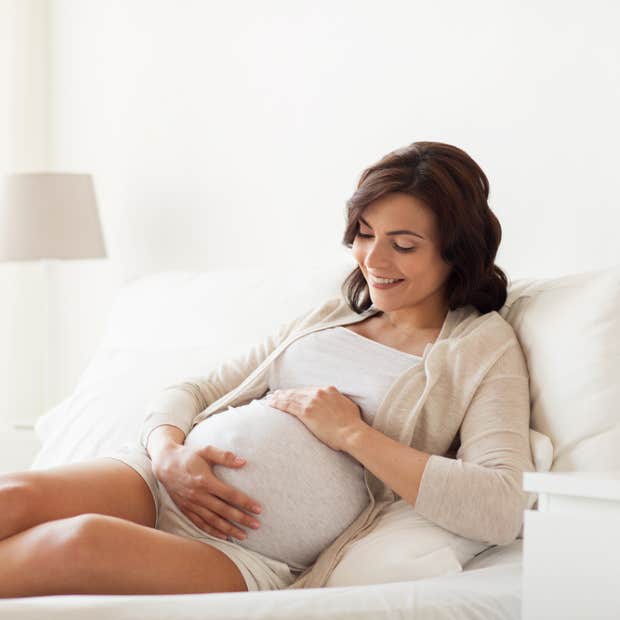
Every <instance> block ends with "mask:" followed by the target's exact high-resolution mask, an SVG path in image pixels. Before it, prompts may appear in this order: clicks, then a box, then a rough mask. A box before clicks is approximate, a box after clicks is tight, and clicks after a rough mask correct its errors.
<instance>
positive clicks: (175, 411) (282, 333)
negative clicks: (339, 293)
mask: <svg viewBox="0 0 620 620" xmlns="http://www.w3.org/2000/svg"><path fill="white" fill-rule="evenodd" d="M313 312H316V310H312V311H310V312H309V313H304V314H302V315H300V316H298V317H297V318H295V319H294V320H293V321H287V322H285V323H282V324H280V326H279V327H278V328H277V329H276V330H275V331H273V332H272V333H271V334H269V335H268V336H267V337H266V338H264V339H263V340H262V341H261V342H259V343H257V344H255V345H254V346H252V347H251V348H250V349H249V350H247V351H246V352H245V353H243V354H241V355H238V356H236V357H234V358H231V359H228V360H226V361H224V362H223V363H222V364H221V365H220V366H218V367H217V368H215V369H214V370H212V371H211V372H210V373H209V374H208V375H206V376H197V377H188V378H187V380H185V381H182V382H181V383H174V384H172V385H169V386H167V387H165V388H164V389H163V390H162V391H161V392H159V393H158V394H157V395H156V396H155V397H154V399H153V400H152V401H151V402H150V403H149V405H148V407H147V413H146V415H145V418H144V421H143V423H142V426H141V428H140V435H139V442H140V444H141V445H142V446H143V447H144V449H146V447H147V443H148V439H149V435H150V433H151V431H153V430H154V429H155V428H157V427H158V426H162V425H164V424H169V425H171V426H176V427H177V428H179V429H181V430H182V431H183V432H184V433H185V435H187V433H188V432H189V431H190V429H191V428H192V423H193V421H194V418H195V417H196V416H197V415H198V414H199V413H201V412H202V411H204V410H205V409H206V408H207V407H208V406H209V405H210V404H211V403H213V402H215V401H216V400H218V399H219V398H221V397H222V396H224V395H225V394H227V393H228V392H230V391H231V390H233V389H235V388H236V387H237V386H238V385H239V384H241V383H242V382H243V381H244V380H245V378H246V377H248V376H249V375H250V374H251V373H252V372H253V371H254V370H255V369H256V368H257V367H258V366H259V365H260V364H261V363H262V362H263V361H264V360H265V359H266V358H267V357H268V356H269V355H270V353H271V352H272V351H274V350H275V349H276V348H277V347H278V346H279V345H280V344H281V343H282V342H284V341H285V340H286V339H287V338H288V337H289V336H290V335H291V334H292V333H293V331H294V330H295V329H296V328H297V327H299V326H300V324H302V323H303V321H304V319H305V318H306V317H308V316H309V315H311V314H312V313H313Z"/></svg>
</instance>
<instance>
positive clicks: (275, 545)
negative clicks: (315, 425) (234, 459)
mask: <svg viewBox="0 0 620 620" xmlns="http://www.w3.org/2000/svg"><path fill="white" fill-rule="evenodd" d="M185 443H186V444H187V445H192V446H195V447H204V446H206V445H213V446H216V447H218V448H220V449H222V450H230V451H232V452H234V453H235V454H237V455H238V456H241V457H243V458H245V459H246V464H245V465H244V467H242V468H241V469H231V468H228V467H224V466H220V465H215V466H214V467H213V472H214V474H215V475H216V476H217V477H218V478H219V479H220V480H222V481H223V482H225V483H226V484H229V485H230V486H233V487H236V488H238V489H240V490H241V491H243V492H245V493H247V494H248V495H250V496H251V497H253V498H255V499H256V500H257V501H258V502H260V504H261V505H262V507H263V510H262V512H261V515H260V518H259V520H260V522H261V526H260V527H259V528H258V529H257V530H253V529H251V528H247V529H246V533H247V538H246V539H245V540H243V541H236V542H237V544H239V545H241V546H243V547H247V548H248V549H252V550H254V551H257V552H259V553H262V554H264V555H267V556H269V557H272V558H274V559H277V560H280V561H283V562H286V563H287V564H288V565H289V566H291V567H293V568H299V569H303V568H306V567H307V566H309V565H310V564H312V563H313V562H314V560H315V559H316V557H317V556H318V554H319V553H320V552H321V550H322V549H324V548H325V547H327V546H328V545H329V544H330V543H331V542H332V541H333V540H334V539H335V538H336V537H337V536H338V535H339V534H340V533H341V532H342V531H343V530H344V529H345V528H346V527H347V526H348V525H349V524H350V523H351V522H352V521H353V520H354V519H355V517H356V516H357V515H358V514H359V513H360V512H361V511H362V510H363V509H364V508H365V507H366V505H367V504H368V502H369V501H370V500H369V496H368V490H367V488H366V484H365V482H364V470H363V467H362V466H361V465H360V464H359V463H358V462H357V461H356V460H355V459H353V458H352V457H351V456H349V455H348V454H346V453H344V452H339V451H336V450H332V449H331V448H329V447H328V446H326V445H325V444H324V443H322V442H321V441H319V440H318V439H317V438H316V437H315V436H314V435H313V434H312V433H311V432H310V431H309V430H308V429H307V428H306V427H305V426H304V425H303V424H302V423H301V422H300V421H299V420H297V419H296V418H295V417H294V416H290V415H287V414H286V413H285V412H282V411H280V410H278V409H276V408H274V407H270V406H269V405H267V404H266V403H265V402H263V401H262V400H254V401H252V402H251V403H249V404H247V405H244V406H241V407H236V408H231V409H228V410H227V411H223V412H221V413H217V414H215V415H212V416H210V417H209V418H207V419H206V420H203V421H202V422H200V423H199V424H197V425H196V426H195V427H194V428H193V429H192V430H191V431H190V433H189V434H188V435H187V437H186V439H185Z"/></svg>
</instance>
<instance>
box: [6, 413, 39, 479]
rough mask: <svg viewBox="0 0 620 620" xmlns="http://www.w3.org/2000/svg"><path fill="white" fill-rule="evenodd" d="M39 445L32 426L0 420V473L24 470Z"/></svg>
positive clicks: (28, 465)
mask: <svg viewBox="0 0 620 620" xmlns="http://www.w3.org/2000/svg"><path fill="white" fill-rule="evenodd" d="M40 447H41V444H40V442H39V440H38V438H37V436H36V434H35V432H34V428H32V427H27V426H16V425H10V424H7V423H6V422H0V474H4V473H7V472H12V471H26V470H27V469H28V468H29V467H30V464H31V463H32V461H33V459H34V457H35V456H36V454H37V452H38V451H39V448H40Z"/></svg>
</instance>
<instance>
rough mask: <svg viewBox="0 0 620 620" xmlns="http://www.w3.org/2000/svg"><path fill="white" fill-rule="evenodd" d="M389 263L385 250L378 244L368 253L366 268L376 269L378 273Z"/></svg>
mask: <svg viewBox="0 0 620 620" xmlns="http://www.w3.org/2000/svg"><path fill="white" fill-rule="evenodd" d="M388 263H389V261H388V260H387V259H386V252H385V251H383V249H382V248H381V247H380V246H379V245H377V244H375V245H373V246H372V247H371V248H370V249H369V250H368V252H367V253H366V266H367V267H369V268H370V269H371V270H374V269H375V268H376V269H377V271H378V270H379V268H380V267H383V266H385V265H386V264H388Z"/></svg>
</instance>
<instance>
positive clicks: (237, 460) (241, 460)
mask: <svg viewBox="0 0 620 620" xmlns="http://www.w3.org/2000/svg"><path fill="white" fill-rule="evenodd" d="M243 461H245V459H244V458H242V457H240V456H237V457H235V463H243Z"/></svg>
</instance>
